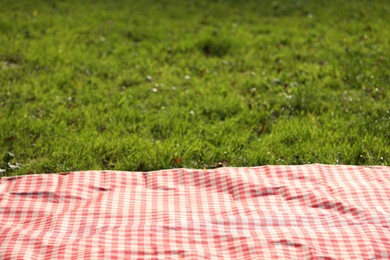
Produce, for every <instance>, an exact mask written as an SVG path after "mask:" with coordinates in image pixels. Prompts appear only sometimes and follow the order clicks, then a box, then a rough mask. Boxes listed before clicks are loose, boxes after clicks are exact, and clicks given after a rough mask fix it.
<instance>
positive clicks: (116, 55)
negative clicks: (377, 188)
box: [0, 0, 390, 175]
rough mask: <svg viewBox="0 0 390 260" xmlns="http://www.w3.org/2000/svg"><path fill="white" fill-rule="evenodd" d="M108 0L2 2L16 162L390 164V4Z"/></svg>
mask: <svg viewBox="0 0 390 260" xmlns="http://www.w3.org/2000/svg"><path fill="white" fill-rule="evenodd" d="M95 2H97V1H61V2H55V3H54V1H27V0H26V1H2V2H1V3H0V10H1V11H0V12H1V16H0V83H1V85H0V156H3V155H4V160H3V162H0V165H2V166H1V167H0V168H2V169H6V172H2V173H1V174H3V175H6V174H8V175H13V174H32V173H47V172H63V171H72V170H87V169H115V170H142V171H145V170H156V169H162V168H177V167H190V168H203V167H205V166H206V167H211V166H215V165H216V166H217V165H218V164H223V165H227V166H254V165H265V164H306V163H325V164H354V165H389V164H390V101H389V100H390V60H389V53H390V16H389V15H388V14H389V13H390V4H389V2H388V1H379V0H378V1H375V0H371V1H363V0H360V1H357V0H356V1H342V0H338V1H336V0H332V1H319V0H318V1H306V0H297V1H287V0H286V1H278V2H276V1H273V2H272V1H216V0H214V1H206V0H204V1H187V2H185V1H173V0H161V1H115V3H105V2H109V1H99V2H97V3H95ZM7 152H11V153H13V154H14V155H15V157H14V158H13V159H12V158H6V157H7ZM0 159H1V158H0ZM11 159H12V160H11ZM8 163H10V164H15V163H20V164H21V165H22V167H21V168H19V169H15V170H13V171H11V170H10V169H9V166H8Z"/></svg>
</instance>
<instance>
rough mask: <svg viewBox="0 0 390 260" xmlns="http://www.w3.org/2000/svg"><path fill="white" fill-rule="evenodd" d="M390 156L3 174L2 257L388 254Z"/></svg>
mask: <svg viewBox="0 0 390 260" xmlns="http://www.w3.org/2000/svg"><path fill="white" fill-rule="evenodd" d="M389 228H390V167H356V166H327V165H305V166H263V167H254V168H219V169H213V170H191V169H174V170H163V171H156V172H147V173H141V172H116V171H88V172H74V173H69V174H63V175H59V174H48V175H30V176H20V177H11V178H2V179H0V259H29V260H31V259H390V230H389Z"/></svg>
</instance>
